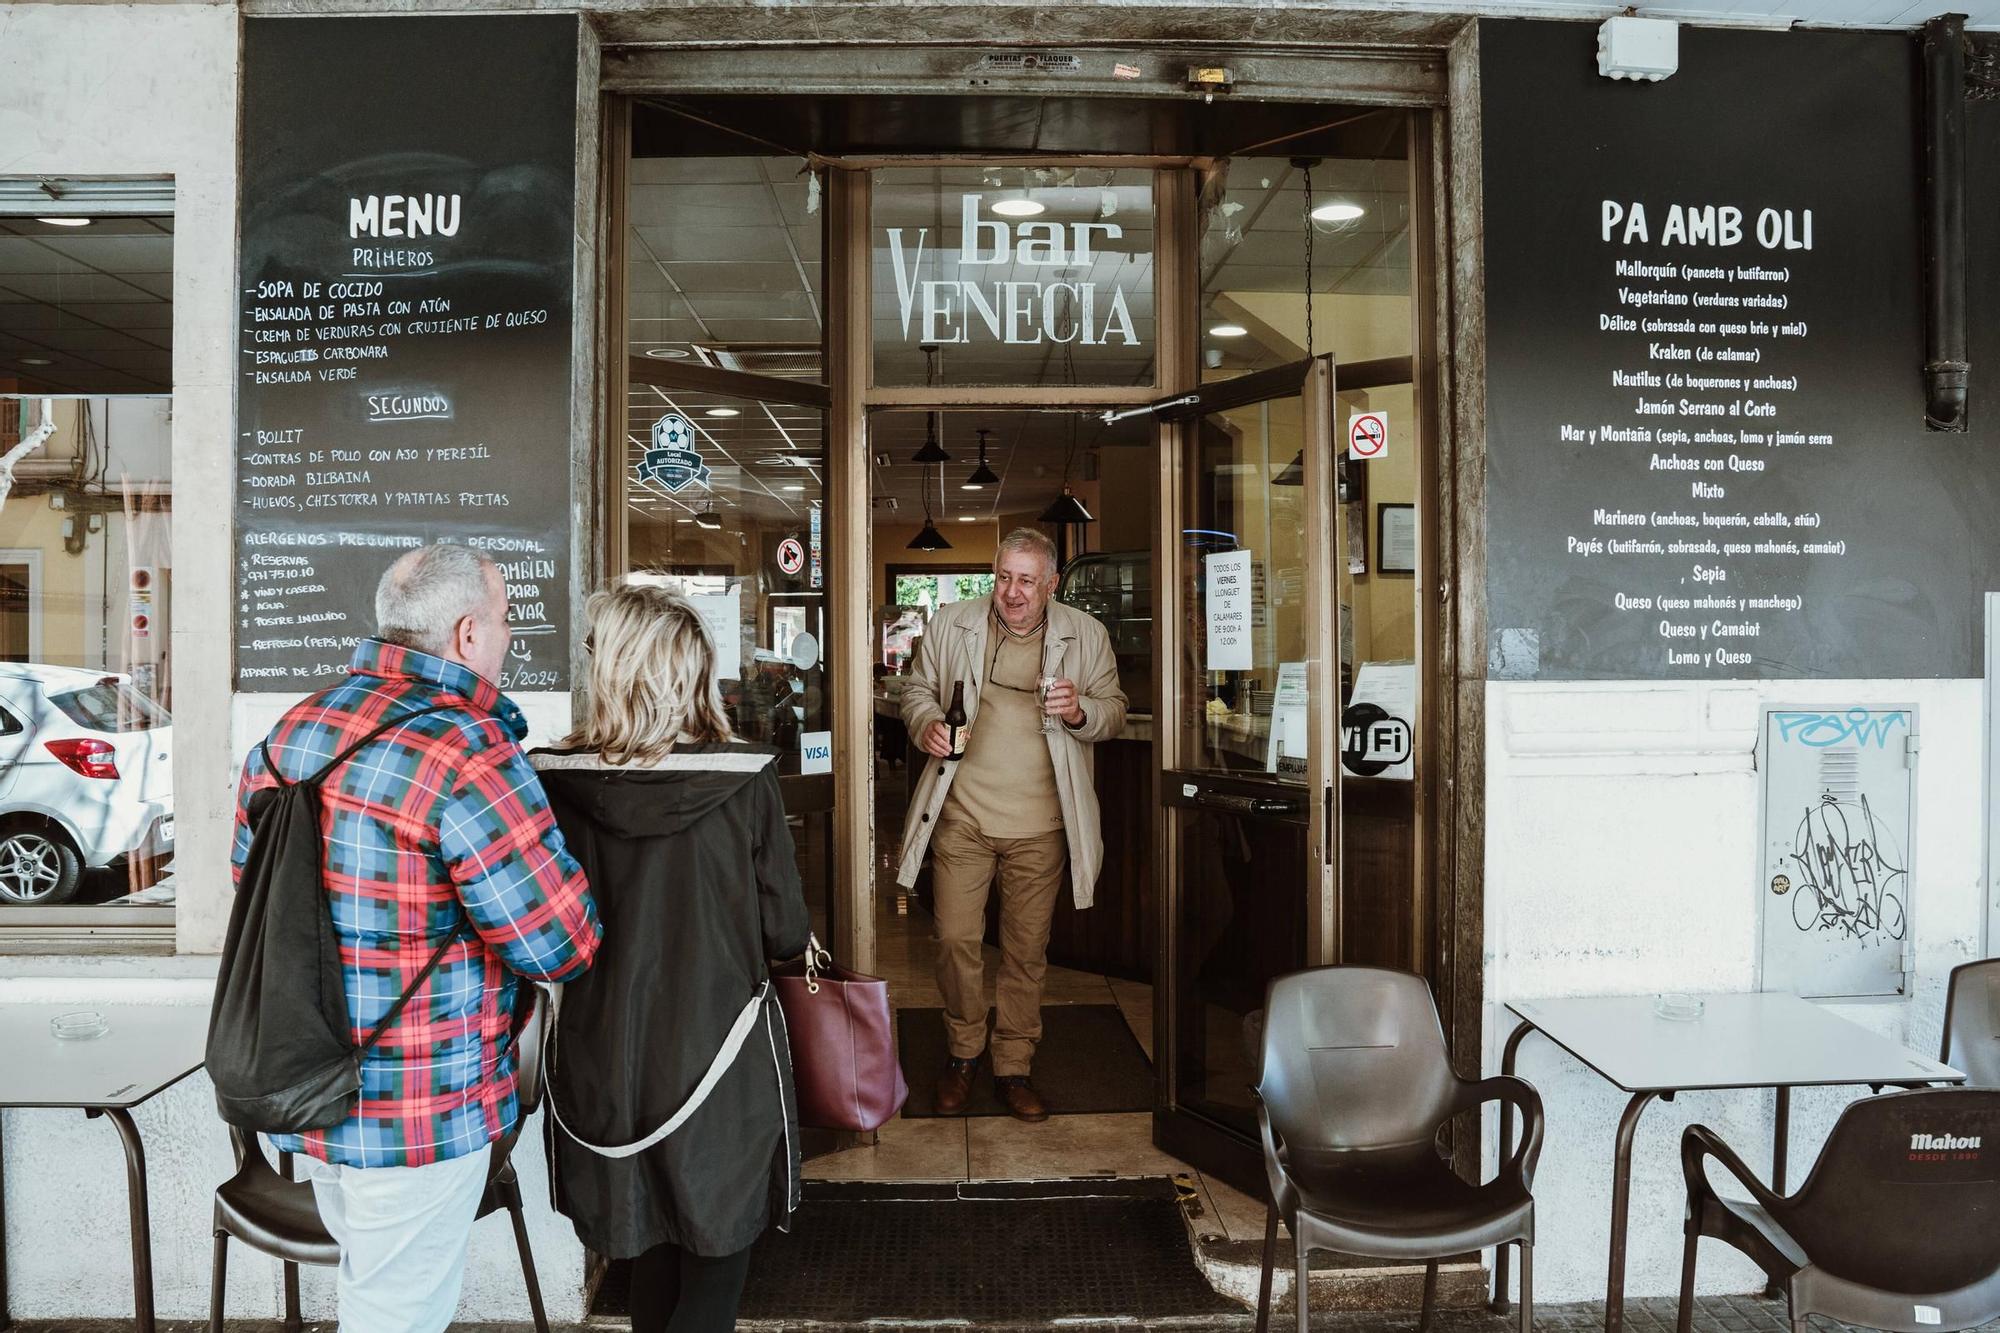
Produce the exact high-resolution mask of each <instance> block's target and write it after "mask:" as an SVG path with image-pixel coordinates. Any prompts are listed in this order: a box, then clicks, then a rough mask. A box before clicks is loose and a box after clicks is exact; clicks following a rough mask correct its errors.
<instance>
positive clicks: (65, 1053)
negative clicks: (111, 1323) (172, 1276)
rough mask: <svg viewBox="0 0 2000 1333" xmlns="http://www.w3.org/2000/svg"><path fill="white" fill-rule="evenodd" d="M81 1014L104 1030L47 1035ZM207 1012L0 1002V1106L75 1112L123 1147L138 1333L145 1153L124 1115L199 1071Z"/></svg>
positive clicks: (147, 1327)
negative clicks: (52, 1023) (57, 1021)
mask: <svg viewBox="0 0 2000 1333" xmlns="http://www.w3.org/2000/svg"><path fill="white" fill-rule="evenodd" d="M80 1009H90V1010H94V1011H95V1012H97V1013H100V1014H102V1015H104V1020H105V1022H106V1023H108V1024H109V1025H110V1028H111V1030H110V1031H109V1032H107V1033H105V1034H104V1035H103V1036H101V1037H96V1038H92V1039H90V1040H88V1041H60V1040H58V1039H57V1038H56V1036H55V1034H54V1033H53V1032H51V1031H50V1030H49V1020H50V1019H52V1018H54V1017H55V1016H56V1015H58V1014H66V1013H75V1012H76V1011H78V1010H80ZM207 1040H208V1010H207V1009H206V1008H205V1007H202V1006H195V1005H165V1004H160V1005H144V1004H0V1108H5V1109H9V1110H21V1109H30V1108H32V1109H41V1110H75V1111H82V1112H83V1113H84V1114H85V1115H86V1116H89V1117H90V1118H91V1119H93V1120H94V1119H97V1118H98V1117H100V1116H101V1117H103V1118H104V1119H106V1120H109V1121H110V1122H111V1125H112V1128H114V1129H116V1130H117V1131H118V1138H119V1140H120V1142H122V1143H123V1144H124V1146H125V1185H126V1190H127V1193H128V1195H129V1197H130V1201H131V1209H132V1305H133V1314H134V1319H135V1323H136V1325H137V1327H138V1330H139V1333H153V1240H152V1228H151V1224H150V1221H149V1217H148V1211H147V1207H146V1152H145V1148H144V1146H143V1145H142V1144H141V1143H140V1141H139V1128H138V1126H137V1125H135V1124H134V1123H133V1122H132V1108H133V1107H135V1106H137V1105H139V1104H140V1103H141V1102H144V1101H147V1100H149V1099H151V1098H152V1097H154V1096H156V1095H158V1094H159V1093H160V1092H162V1091H164V1090H165V1089H167V1088H170V1087H172V1086H173V1085H174V1084H176V1083H178V1082H180V1081H181V1080H182V1079H184V1078H186V1077H187V1076H188V1075H189V1074H192V1073H193V1072H194V1071H195V1070H197V1069H200V1068H201V1065H202V1055H203V1048H204V1047H205V1045H206V1044H207ZM5 1199H6V1196H5V1190H4V1182H0V1333H5V1330H7V1329H9V1328H11V1327H12V1326H13V1316H12V1314H11V1313H10V1312H9V1310H8V1306H7V1218H6V1211H5Z"/></svg>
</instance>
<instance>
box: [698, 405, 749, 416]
mask: <svg viewBox="0 0 2000 1333" xmlns="http://www.w3.org/2000/svg"><path fill="white" fill-rule="evenodd" d="M702 415H703V416H709V417H740V416H742V415H743V413H742V412H741V411H739V410H738V409H736V408H733V407H711V408H709V409H708V411H706V412H704V413H702Z"/></svg>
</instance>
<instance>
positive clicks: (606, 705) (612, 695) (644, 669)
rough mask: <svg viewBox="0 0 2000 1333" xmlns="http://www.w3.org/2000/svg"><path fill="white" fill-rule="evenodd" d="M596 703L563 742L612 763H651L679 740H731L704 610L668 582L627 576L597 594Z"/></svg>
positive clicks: (593, 622)
mask: <svg viewBox="0 0 2000 1333" xmlns="http://www.w3.org/2000/svg"><path fill="white" fill-rule="evenodd" d="M584 614H585V616H586V617H587V618H588V619H589V621H590V637H589V638H587V639H586V640H585V641H584V642H585V644H586V646H588V647H589V649H590V654H591V656H590V673H589V675H590V704H589V710H588V712H587V713H586V714H585V716H584V721H583V723H582V725H581V726H579V727H578V728H577V729H576V730H575V731H574V732H572V733H570V735H569V737H568V738H567V739H566V740H564V742H563V744H564V745H565V746H568V747H572V748H582V749H587V750H595V751H597V752H598V753H599V754H602V755H603V756H604V758H605V759H606V760H607V761H608V762H610V763H613V764H630V763H652V762H654V761H656V760H659V759H661V758H663V757H665V755H666V754H667V752H668V751H670V750H671V749H673V747H674V745H675V743H676V742H679V741H726V740H728V739H729V735H730V732H729V717H728V715H727V714H726V713H724V712H723V711H722V690H721V688H720V686H719V685H718V683H717V680H716V671H715V645H713V644H712V643H710V642H709V639H708V631H707V629H706V628H705V627H704V626H703V625H702V623H701V613H700V612H698V611H696V610H695V609H694V606H693V604H692V603H690V602H689V601H688V600H687V598H685V597H682V596H681V595H680V594H678V593H674V592H669V591H667V590H666V589H665V588H656V587H650V586H646V585H642V584H626V585H624V586H622V587H616V588H601V589H599V590H598V591H597V592H594V593H592V594H591V595H590V601H589V602H588V603H586V604H585V608H584Z"/></svg>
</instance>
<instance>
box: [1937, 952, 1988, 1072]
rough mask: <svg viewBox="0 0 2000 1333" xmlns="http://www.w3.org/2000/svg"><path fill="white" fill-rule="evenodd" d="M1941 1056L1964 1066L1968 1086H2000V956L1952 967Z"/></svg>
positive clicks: (1949, 1063) (1957, 1065)
mask: <svg viewBox="0 0 2000 1333" xmlns="http://www.w3.org/2000/svg"><path fill="white" fill-rule="evenodd" d="M1938 1059H1940V1060H1942V1061H1944V1062H1945V1063H1946V1064H1948V1065H1950V1066H1951V1067H1952V1068H1953V1069H1962V1070H1964V1071H1965V1086H1966V1087H1968V1088H2000V958H1986V959H1982V960H1980V961H1979V962H1976V963H1960V964H1959V965H1958V966H1957V967H1954V968H1953V969H1952V970H1951V980H1950V981H1949V982H1948V983H1947V984H1946V986H1945V997H1944V1044H1943V1049H1942V1050H1940V1051H1939V1052H1938Z"/></svg>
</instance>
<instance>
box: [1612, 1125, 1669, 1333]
mask: <svg viewBox="0 0 2000 1333" xmlns="http://www.w3.org/2000/svg"><path fill="white" fill-rule="evenodd" d="M1658 1095H1659V1094H1658V1093H1654V1092H1640V1093H1634V1094H1633V1096H1632V1100H1631V1101H1630V1102H1628V1103H1626V1106H1625V1114H1624V1115H1622V1116H1620V1117H1618V1147H1617V1151H1616V1153H1615V1154H1614V1155H1613V1157H1612V1162H1611V1273H1610V1276H1609V1278H1608V1279H1607V1280H1606V1282H1605V1284H1604V1333H1619V1330H1620V1329H1621V1328H1623V1327H1624V1324H1625V1232H1626V1224H1627V1223H1628V1222H1629V1221H1630V1213H1631V1202H1632V1140H1633V1138H1634V1137H1635V1136H1636V1135H1637V1134H1638V1132H1639V1116H1640V1113H1641V1112H1643V1111H1644V1110H1645V1109H1646V1105H1647V1103H1649V1102H1651V1101H1652V1100H1653V1098H1655V1097H1657V1096H1658Z"/></svg>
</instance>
